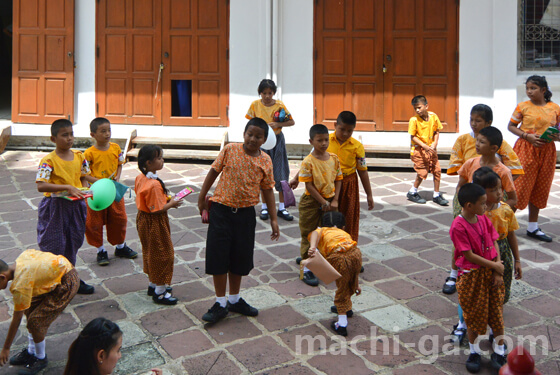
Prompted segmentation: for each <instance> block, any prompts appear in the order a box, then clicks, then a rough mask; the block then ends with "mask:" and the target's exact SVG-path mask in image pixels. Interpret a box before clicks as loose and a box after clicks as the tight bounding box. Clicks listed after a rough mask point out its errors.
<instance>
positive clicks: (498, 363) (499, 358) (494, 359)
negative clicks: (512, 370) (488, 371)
mask: <svg viewBox="0 0 560 375" xmlns="http://www.w3.org/2000/svg"><path fill="white" fill-rule="evenodd" d="M490 363H491V364H492V367H493V368H494V369H495V370H499V369H501V368H502V366H504V365H505V364H506V363H507V358H506V356H505V354H504V355H499V354H497V353H492V354H491V355H490Z"/></svg>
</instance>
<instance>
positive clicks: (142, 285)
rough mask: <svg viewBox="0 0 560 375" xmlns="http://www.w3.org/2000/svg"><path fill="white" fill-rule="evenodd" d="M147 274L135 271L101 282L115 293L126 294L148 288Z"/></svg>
mask: <svg viewBox="0 0 560 375" xmlns="http://www.w3.org/2000/svg"><path fill="white" fill-rule="evenodd" d="M148 283H149V282H148V276H147V275H145V274H143V273H136V274H133V275H127V276H123V277H115V278H112V279H108V280H106V281H104V282H103V284H104V285H105V286H106V287H107V289H109V290H110V291H111V292H113V293H115V294H126V293H130V292H138V291H142V290H144V291H145V290H147V289H148Z"/></svg>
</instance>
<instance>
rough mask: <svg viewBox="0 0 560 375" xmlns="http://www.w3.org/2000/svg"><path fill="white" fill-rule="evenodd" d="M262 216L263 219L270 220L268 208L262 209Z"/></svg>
mask: <svg viewBox="0 0 560 375" xmlns="http://www.w3.org/2000/svg"><path fill="white" fill-rule="evenodd" d="M260 218H261V220H268V210H267V209H264V210H261V215H260Z"/></svg>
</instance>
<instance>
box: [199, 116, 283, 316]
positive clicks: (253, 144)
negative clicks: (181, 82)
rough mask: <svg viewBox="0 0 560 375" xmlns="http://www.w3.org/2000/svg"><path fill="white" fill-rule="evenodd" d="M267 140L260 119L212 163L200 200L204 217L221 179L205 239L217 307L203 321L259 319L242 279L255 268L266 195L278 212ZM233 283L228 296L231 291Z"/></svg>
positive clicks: (273, 218)
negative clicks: (243, 294) (260, 207)
mask: <svg viewBox="0 0 560 375" xmlns="http://www.w3.org/2000/svg"><path fill="white" fill-rule="evenodd" d="M267 136H268V125H267V124H266V122H265V121H264V120H263V119H260V118H258V117H256V118H253V119H251V120H249V122H247V125H246V126H245V131H244V132H243V144H239V143H230V144H228V145H227V146H225V147H224V149H223V150H222V151H221V152H220V154H219V155H218V158H217V159H216V160H215V161H214V163H212V168H210V170H209V171H208V175H207V176H206V179H205V180H204V183H203V185H202V188H201V190H200V195H199V197H198V209H199V210H200V213H201V214H202V212H203V211H204V210H208V205H207V203H206V200H205V198H206V194H207V193H208V190H210V188H211V187H212V185H213V184H214V181H216V178H217V177H218V176H219V175H220V173H221V174H222V177H221V178H220V181H218V186H217V187H216V190H215V191H214V195H213V196H212V198H211V200H212V205H211V206H210V225H209V227H208V236H207V238H206V273H207V274H210V275H212V278H213V281H214V289H215V291H216V302H215V303H214V305H213V306H212V307H211V308H210V309H209V310H208V312H206V313H205V314H204V315H203V316H202V320H204V321H206V322H209V323H216V322H217V321H219V320H221V319H223V318H225V317H226V315H227V314H228V312H229V311H234V312H237V313H239V314H243V315H247V316H257V315H258V313H259V311H258V310H257V309H255V308H254V307H252V306H250V305H249V304H248V303H247V302H245V300H244V299H243V298H240V297H239V289H240V287H241V279H242V277H243V276H247V275H248V274H249V272H250V271H251V270H252V269H253V252H254V248H255V226H256V220H255V208H254V206H255V205H256V204H257V203H259V193H260V191H261V190H262V192H263V195H264V198H265V202H266V203H267V204H268V205H269V206H270V207H274V206H275V202H274V192H273V190H272V188H273V187H274V178H273V172H272V161H271V160H270V157H269V156H268V155H267V154H265V153H264V152H262V151H261V150H260V147H261V146H262V144H263V143H264V142H265V140H266V137H267ZM270 226H271V228H272V235H271V236H270V238H271V239H272V240H277V239H278V237H279V231H278V222H277V218H276V212H275V211H270ZM228 279H229V297H228V298H227V300H226V286H227V283H228Z"/></svg>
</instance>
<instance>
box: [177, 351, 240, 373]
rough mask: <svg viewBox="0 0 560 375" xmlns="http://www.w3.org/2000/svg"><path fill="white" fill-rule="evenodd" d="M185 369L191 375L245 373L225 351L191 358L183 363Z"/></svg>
mask: <svg viewBox="0 0 560 375" xmlns="http://www.w3.org/2000/svg"><path fill="white" fill-rule="evenodd" d="M183 367H184V368H185V370H187V372H188V373H189V374H205V375H223V374H228V375H229V374H231V375H239V374H241V373H242V372H243V371H242V370H241V369H240V368H239V367H238V366H237V365H236V364H235V363H234V362H233V361H232V360H231V359H230V358H228V356H227V354H226V352H225V351H223V350H220V351H216V352H213V353H209V354H205V355H200V356H196V357H192V358H189V359H187V360H185V361H183Z"/></svg>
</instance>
